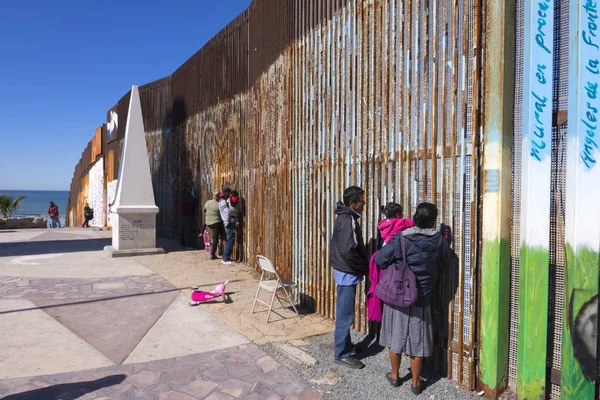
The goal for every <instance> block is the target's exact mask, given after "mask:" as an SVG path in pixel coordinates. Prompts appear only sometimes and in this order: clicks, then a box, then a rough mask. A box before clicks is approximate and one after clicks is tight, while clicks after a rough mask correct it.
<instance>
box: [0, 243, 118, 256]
mask: <svg viewBox="0 0 600 400" xmlns="http://www.w3.org/2000/svg"><path fill="white" fill-rule="evenodd" d="M110 244H111V240H110V239H77V240H47V241H39V242H36V241H32V242H15V243H0V256H2V257H14V256H33V255H40V254H59V253H79V252H84V251H98V250H103V249H104V246H108V245H110Z"/></svg>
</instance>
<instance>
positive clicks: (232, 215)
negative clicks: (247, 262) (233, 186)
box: [227, 190, 243, 261]
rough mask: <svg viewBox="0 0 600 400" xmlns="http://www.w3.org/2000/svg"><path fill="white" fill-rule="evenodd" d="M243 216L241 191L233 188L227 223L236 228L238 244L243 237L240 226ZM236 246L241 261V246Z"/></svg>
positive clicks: (237, 256)
mask: <svg viewBox="0 0 600 400" xmlns="http://www.w3.org/2000/svg"><path fill="white" fill-rule="evenodd" d="M242 217H243V210H242V203H241V199H240V193H239V192H238V191H237V190H232V191H231V196H230V197H229V215H228V221H227V225H228V226H230V227H232V228H233V229H234V230H235V239H237V240H236V241H237V242H238V244H239V241H240V238H241V229H240V228H241V226H242ZM234 243H235V242H234ZM234 247H237V252H236V258H237V260H238V261H240V259H241V257H240V247H241V246H234Z"/></svg>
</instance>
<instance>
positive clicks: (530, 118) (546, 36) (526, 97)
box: [517, 0, 554, 399]
mask: <svg viewBox="0 0 600 400" xmlns="http://www.w3.org/2000/svg"><path fill="white" fill-rule="evenodd" d="M553 37H554V5H553V1H552V0H543V1H530V2H526V4H525V31H524V50H525V51H524V62H523V83H524V84H523V150H522V171H521V174H522V182H523V183H522V187H523V193H522V202H521V248H520V268H519V333H518V344H517V394H518V396H519V398H522V399H525V398H540V397H541V396H544V393H545V385H546V338H547V331H548V323H547V320H548V277H549V265H548V260H549V253H548V247H549V239H550V171H551V154H550V149H551V141H552V135H551V129H552V81H553V73H552V69H553V44H554V42H553Z"/></svg>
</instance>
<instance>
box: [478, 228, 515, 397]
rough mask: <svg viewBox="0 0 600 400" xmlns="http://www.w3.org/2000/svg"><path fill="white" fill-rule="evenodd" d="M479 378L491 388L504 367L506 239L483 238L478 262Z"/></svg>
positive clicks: (507, 283)
mask: <svg viewBox="0 0 600 400" xmlns="http://www.w3.org/2000/svg"><path fill="white" fill-rule="evenodd" d="M481 268H482V271H481V274H482V275H481V293H482V294H483V296H482V298H481V320H480V323H481V327H480V329H481V345H480V347H481V350H480V356H481V358H480V364H479V367H480V371H481V381H482V382H483V383H484V384H485V385H486V386H487V387H488V388H490V389H495V388H497V387H498V385H499V384H500V383H501V382H502V381H503V380H504V378H505V377H506V374H507V369H508V314H509V311H510V309H509V302H508V298H509V297H510V243H509V241H508V240H505V239H504V240H499V239H497V240H486V241H484V243H483V250H482V265H481Z"/></svg>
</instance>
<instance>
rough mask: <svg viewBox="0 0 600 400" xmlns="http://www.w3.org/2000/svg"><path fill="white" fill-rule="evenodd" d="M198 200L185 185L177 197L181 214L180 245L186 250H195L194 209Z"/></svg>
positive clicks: (188, 186)
mask: <svg viewBox="0 0 600 400" xmlns="http://www.w3.org/2000/svg"><path fill="white" fill-rule="evenodd" d="M197 206H198V199H197V198H196V197H195V196H194V192H193V191H192V187H191V186H190V185H185V186H184V187H183V191H182V192H181V195H180V196H179V210H180V212H181V233H180V236H179V242H180V244H181V245H182V246H183V247H185V248H187V249H195V248H196V240H197V239H196V207H197Z"/></svg>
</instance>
